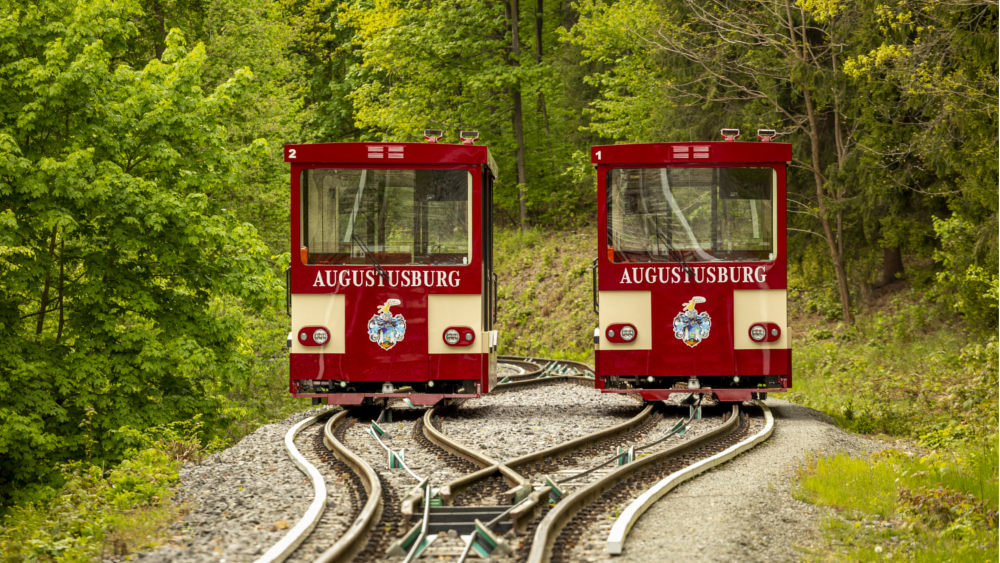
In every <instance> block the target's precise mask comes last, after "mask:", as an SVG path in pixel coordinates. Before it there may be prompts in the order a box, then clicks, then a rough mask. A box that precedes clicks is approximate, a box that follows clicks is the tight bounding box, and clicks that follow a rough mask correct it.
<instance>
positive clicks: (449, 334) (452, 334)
mask: <svg viewBox="0 0 1000 563" xmlns="http://www.w3.org/2000/svg"><path fill="white" fill-rule="evenodd" d="M458 338H459V335H458V331H457V330H455V329H453V328H449V329H448V330H446V331H445V332H444V341H445V342H447V343H448V344H450V345H451V346H454V345H456V344H458Z"/></svg>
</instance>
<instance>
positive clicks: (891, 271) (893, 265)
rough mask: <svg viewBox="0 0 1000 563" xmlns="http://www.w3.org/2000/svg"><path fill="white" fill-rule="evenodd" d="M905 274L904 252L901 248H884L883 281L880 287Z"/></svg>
mask: <svg viewBox="0 0 1000 563" xmlns="http://www.w3.org/2000/svg"><path fill="white" fill-rule="evenodd" d="M902 276H903V253H902V251H901V250H900V248H899V247H898V246H897V247H894V248H883V249H882V281H881V282H880V283H879V285H878V286H879V287H884V286H887V285H889V284H890V283H892V282H894V281H896V280H898V279H899V278H901V277H902Z"/></svg>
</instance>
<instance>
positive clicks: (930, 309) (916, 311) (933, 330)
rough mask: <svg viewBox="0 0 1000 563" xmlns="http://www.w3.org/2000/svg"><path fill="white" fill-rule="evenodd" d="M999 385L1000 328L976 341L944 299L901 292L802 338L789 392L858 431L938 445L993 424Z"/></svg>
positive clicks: (991, 429) (989, 429)
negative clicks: (853, 318)
mask: <svg viewBox="0 0 1000 563" xmlns="http://www.w3.org/2000/svg"><path fill="white" fill-rule="evenodd" d="M831 337H832V338H831ZM997 384H998V379H997V340H996V336H993V337H992V338H987V339H985V341H983V342H975V341H973V342H971V343H970V342H969V333H968V332H967V329H964V328H963V327H962V326H961V325H958V324H956V323H955V322H954V320H953V318H952V316H951V315H950V314H949V312H948V310H947V309H946V308H944V307H942V306H940V305H935V304H932V303H927V302H924V301H920V300H919V299H918V298H916V297H915V296H913V295H905V294H904V295H902V296H898V297H897V298H895V299H894V300H893V301H892V302H891V304H890V305H889V306H887V307H884V308H883V309H880V310H876V311H872V312H868V313H866V314H864V315H860V316H859V317H858V322H857V323H856V324H855V325H854V326H852V327H851V328H849V329H845V328H843V327H840V328H839V329H837V330H835V331H832V330H830V329H829V328H817V329H813V330H812V331H811V332H810V333H809V337H808V338H806V339H804V340H798V341H796V347H795V380H794V382H793V391H792V393H790V394H789V398H790V399H791V400H793V401H795V402H798V403H801V404H804V405H807V406H810V407H813V408H816V409H818V410H821V411H824V412H826V413H828V414H830V415H831V416H833V417H834V418H835V419H836V420H837V423H838V424H840V425H841V426H843V427H845V428H848V429H850V430H853V431H856V432H862V433H869V434H870V433H879V432H881V433H886V434H891V435H902V436H908V437H911V438H914V439H920V440H921V441H922V442H923V443H924V444H926V445H928V446H930V447H940V446H947V445H950V444H951V443H952V442H953V441H954V440H960V439H965V438H969V437H972V436H981V435H986V434H989V433H990V432H993V433H995V432H996V428H997V427H996V419H997V400H996V397H997V395H996V388H997Z"/></svg>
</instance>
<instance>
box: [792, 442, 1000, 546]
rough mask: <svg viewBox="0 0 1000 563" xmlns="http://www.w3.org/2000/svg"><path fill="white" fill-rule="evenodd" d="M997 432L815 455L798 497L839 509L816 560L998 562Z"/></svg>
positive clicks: (804, 469)
mask: <svg viewBox="0 0 1000 563" xmlns="http://www.w3.org/2000/svg"><path fill="white" fill-rule="evenodd" d="M997 454H998V451H997V439H996V436H995V435H994V436H992V438H987V439H984V440H981V441H979V443H977V444H975V445H969V444H963V445H960V446H957V447H955V448H953V449H952V450H950V451H948V452H931V453H929V454H927V455H923V456H920V455H915V454H912V453H909V454H908V453H904V452H901V451H898V450H886V451H884V452H880V453H878V454H873V455H870V456H866V457H861V458H852V457H850V456H847V455H845V454H837V455H834V456H829V457H813V458H810V459H808V460H807V462H806V463H805V464H803V465H802V466H801V467H800V468H799V469H798V471H797V477H798V480H799V484H798V487H797V490H796V496H797V498H799V499H800V500H804V501H806V502H810V503H813V504H818V505H823V506H828V507H832V508H834V509H836V511H837V513H836V515H834V516H831V517H830V518H828V519H827V520H826V522H825V524H824V528H825V531H826V534H827V540H828V542H827V546H826V549H825V550H824V553H823V554H822V555H820V554H815V555H819V559H821V560H833V561H884V560H886V559H891V558H893V557H895V558H896V559H897V560H900V559H901V560H905V561H996V560H997V494H998V489H997Z"/></svg>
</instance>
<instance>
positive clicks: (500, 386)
mask: <svg viewBox="0 0 1000 563" xmlns="http://www.w3.org/2000/svg"><path fill="white" fill-rule="evenodd" d="M557 381H562V382H567V381H577V382H581V383H586V384H588V385H591V386H593V385H594V380H593V379H591V378H589V377H584V376H581V375H549V376H544V377H533V378H531V379H525V378H520V379H516V380H513V381H508V382H507V383H497V386H496V387H494V388H493V389H494V391H511V390H514V389H520V388H522V387H531V386H532V385H542V384H548V383H552V382H557Z"/></svg>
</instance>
